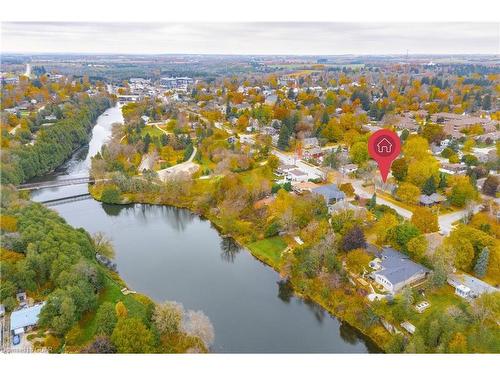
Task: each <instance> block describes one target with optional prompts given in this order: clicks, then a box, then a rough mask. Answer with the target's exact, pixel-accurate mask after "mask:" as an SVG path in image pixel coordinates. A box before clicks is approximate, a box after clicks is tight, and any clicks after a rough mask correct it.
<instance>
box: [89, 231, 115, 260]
mask: <svg viewBox="0 0 500 375" xmlns="http://www.w3.org/2000/svg"><path fill="white" fill-rule="evenodd" d="M92 242H93V243H94V249H95V251H96V252H97V253H99V254H101V255H104V256H105V257H107V258H110V259H112V258H114V257H115V249H114V248H113V243H112V242H111V239H110V238H108V237H107V236H106V234H104V233H103V232H97V233H95V234H94V235H93V236H92Z"/></svg>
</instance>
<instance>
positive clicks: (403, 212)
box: [350, 180, 413, 219]
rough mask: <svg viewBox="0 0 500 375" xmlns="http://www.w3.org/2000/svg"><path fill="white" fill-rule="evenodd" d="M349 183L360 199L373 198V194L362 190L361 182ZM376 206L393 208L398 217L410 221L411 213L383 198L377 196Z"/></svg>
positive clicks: (352, 181)
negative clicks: (381, 205) (382, 205)
mask: <svg viewBox="0 0 500 375" xmlns="http://www.w3.org/2000/svg"><path fill="white" fill-rule="evenodd" d="M350 182H351V184H352V187H353V188H354V192H355V193H356V194H357V195H358V196H360V197H361V198H365V199H370V198H371V197H372V196H373V193H370V192H368V191H366V190H365V189H364V188H363V181H360V180H350ZM377 204H385V205H386V206H389V207H391V208H393V209H394V210H396V212H397V213H398V214H399V215H401V216H402V217H404V218H405V219H411V216H412V215H413V213H412V212H411V211H408V210H406V209H404V208H402V207H400V206H398V205H396V204H394V203H392V202H389V201H388V200H385V199H384V198H381V197H379V196H378V195H377Z"/></svg>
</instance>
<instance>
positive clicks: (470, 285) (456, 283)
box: [447, 273, 499, 300]
mask: <svg viewBox="0 0 500 375" xmlns="http://www.w3.org/2000/svg"><path fill="white" fill-rule="evenodd" d="M447 281H448V284H450V285H451V286H452V287H454V288H455V294H456V295H457V296H459V297H462V298H464V299H467V300H471V299H473V298H477V297H479V296H480V295H482V294H484V293H494V292H498V291H499V289H498V288H495V287H494V286H491V285H490V284H488V283H485V282H484V281H482V280H479V279H477V278H475V277H473V276H471V275H467V274H465V273H462V274H451V275H448V280H447Z"/></svg>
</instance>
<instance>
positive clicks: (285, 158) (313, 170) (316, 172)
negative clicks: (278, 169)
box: [271, 149, 326, 178]
mask: <svg viewBox="0 0 500 375" xmlns="http://www.w3.org/2000/svg"><path fill="white" fill-rule="evenodd" d="M271 153H272V154H273V155H276V156H277V157H278V159H280V161H281V162H282V163H283V164H289V165H296V166H297V167H298V168H300V169H301V170H302V171H304V172H306V173H307V174H308V175H309V176H317V177H318V178H325V177H326V176H325V173H324V172H323V171H322V170H321V169H319V168H318V167H316V166H314V165H312V164H308V163H305V162H303V161H301V160H298V159H297V157H296V156H295V155H287V154H285V153H283V152H281V151H279V150H278V149H273V150H271Z"/></svg>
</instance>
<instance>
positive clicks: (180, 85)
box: [160, 77, 193, 91]
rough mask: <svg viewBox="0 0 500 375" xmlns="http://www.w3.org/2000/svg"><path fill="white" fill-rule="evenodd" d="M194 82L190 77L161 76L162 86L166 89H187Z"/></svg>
mask: <svg viewBox="0 0 500 375" xmlns="http://www.w3.org/2000/svg"><path fill="white" fill-rule="evenodd" d="M192 84H193V79H192V78H189V77H163V78H160V86H162V87H164V88H166V89H172V90H181V91H187V89H188V88H189V86H191V85H192Z"/></svg>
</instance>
